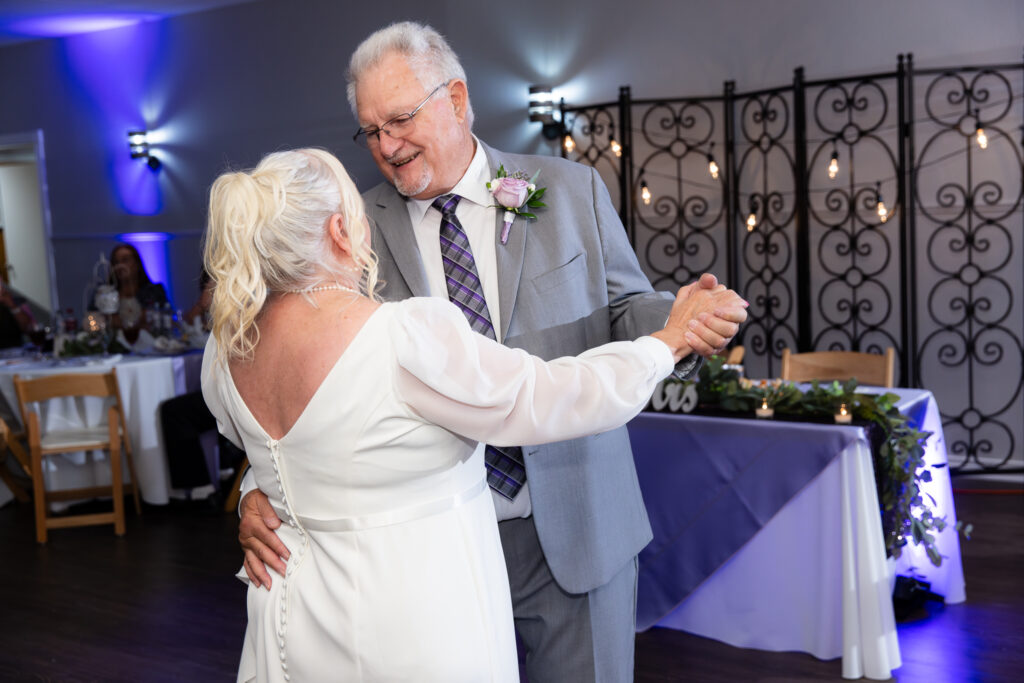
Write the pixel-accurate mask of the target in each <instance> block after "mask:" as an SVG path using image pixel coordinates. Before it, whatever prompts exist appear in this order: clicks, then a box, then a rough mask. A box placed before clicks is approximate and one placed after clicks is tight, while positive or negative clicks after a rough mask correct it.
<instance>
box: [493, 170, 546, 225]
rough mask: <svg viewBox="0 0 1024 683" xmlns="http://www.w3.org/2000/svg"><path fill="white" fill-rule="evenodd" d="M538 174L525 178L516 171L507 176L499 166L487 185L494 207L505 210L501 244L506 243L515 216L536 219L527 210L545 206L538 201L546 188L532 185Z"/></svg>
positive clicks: (524, 175)
mask: <svg viewBox="0 0 1024 683" xmlns="http://www.w3.org/2000/svg"><path fill="white" fill-rule="evenodd" d="M539 173H540V171H537V173H534V174H533V177H532V178H527V175H526V174H525V173H523V172H522V171H516V172H515V173H513V174H512V175H509V174H508V172H507V171H506V170H505V167H504V166H499V167H498V173H497V174H496V175H495V176H494V180H491V181H490V182H488V183H487V189H488V190H490V192H491V194H492V195H493V196H494V201H495V204H494V205H495V206H497V207H499V208H502V209H505V215H504V217H503V218H504V222H505V225H504V227H502V229H501V243H502V244H505V243H506V242H508V233H509V230H510V229H511V228H512V221H514V220H515V219H516V216H522V217H523V218H534V219H536V218H537V216H535V215H534V214H532V213H530V211H529V209H540V208H542V207H545V206H547V204H545V203H544V202H542V201H541V200H540V199H541V197H543V196H544V193H545V192H546V191H547V188H546V187H537V185H536V183H534V181H535V180H536V179H537V175H538V174H539Z"/></svg>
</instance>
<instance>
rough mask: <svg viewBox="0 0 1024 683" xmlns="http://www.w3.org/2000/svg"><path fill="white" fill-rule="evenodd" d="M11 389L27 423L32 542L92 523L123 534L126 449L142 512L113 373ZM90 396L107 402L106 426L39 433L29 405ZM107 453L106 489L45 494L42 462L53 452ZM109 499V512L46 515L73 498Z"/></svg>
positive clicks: (19, 383) (26, 382)
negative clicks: (50, 533)
mask: <svg viewBox="0 0 1024 683" xmlns="http://www.w3.org/2000/svg"><path fill="white" fill-rule="evenodd" d="M14 389H15V392H16V393H17V396H18V406H19V408H20V409H21V416H22V421H23V423H24V425H25V432H26V438H27V441H28V446H29V454H30V458H31V475H32V491H33V498H34V504H35V516H36V540H37V541H39V542H40V543H46V537H47V530H48V529H54V528H62V527H72V526H85V525H91V524H111V523H112V524H113V525H114V533H115V534H117V535H118V536H121V535H123V534H124V532H125V516H124V493H125V484H124V483H123V481H122V478H121V453H122V448H123V450H124V454H125V457H126V458H127V460H128V469H129V472H130V473H131V478H132V485H131V489H132V492H133V494H134V498H135V510H136V513H141V512H142V506H141V504H140V503H139V494H138V487H137V486H136V485H135V482H137V481H138V477H137V475H136V474H135V463H134V462H133V460H132V455H131V446H130V442H129V440H128V432H127V429H126V427H125V420H124V409H123V407H122V404H121V393H120V391H119V389H118V384H117V371H116V370H115V369H111V370H110V372H107V373H103V374H96V373H81V374H62V375H49V376H46V377H39V378H37V379H21V378H20V377H19V376H17V375H15V376H14ZM82 396H94V397H98V398H105V399H108V400H109V402H110V405H109V407H108V408H107V419H106V422H105V423H104V424H102V425H99V426H97V427H74V428H61V429H49V430H45V431H44V430H43V428H42V426H41V425H40V421H39V413H38V412H37V411H35V410H32V409H31V408H29V404H33V403H41V402H44V401H49V400H52V399H56V398H64V397H82ZM91 450H105V451H108V452H109V454H110V480H111V484H110V485H109V486H92V487H86V488H78V489H66V490H60V491H47V490H46V485H45V479H44V476H43V459H44V458H45V457H47V456H49V455H54V454H57V453H74V452H78V451H91ZM98 496H112V497H113V499H114V510H113V512H105V513H95V514H83V515H66V516H60V517H50V516H49V515H48V514H47V503H49V502H51V501H61V500H75V499H81V498H94V497H98Z"/></svg>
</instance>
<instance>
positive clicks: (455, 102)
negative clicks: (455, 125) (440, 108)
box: [448, 78, 469, 123]
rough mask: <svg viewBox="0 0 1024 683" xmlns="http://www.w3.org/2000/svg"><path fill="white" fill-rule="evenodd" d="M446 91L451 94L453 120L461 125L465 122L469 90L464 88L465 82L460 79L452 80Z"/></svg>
mask: <svg viewBox="0 0 1024 683" xmlns="http://www.w3.org/2000/svg"><path fill="white" fill-rule="evenodd" d="M448 91H449V93H451V98H452V108H453V109H454V110H455V119H456V120H457V121H458V122H459V123H462V122H463V121H465V120H466V108H467V104H468V103H469V89H468V88H467V87H466V81H464V80H462V79H461V78H455V79H452V82H451V84H450V85H449V86H448Z"/></svg>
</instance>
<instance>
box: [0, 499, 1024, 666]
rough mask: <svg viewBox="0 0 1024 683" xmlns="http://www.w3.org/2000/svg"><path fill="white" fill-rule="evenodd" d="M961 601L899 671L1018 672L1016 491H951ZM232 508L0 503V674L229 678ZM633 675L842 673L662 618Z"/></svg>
mask: <svg viewBox="0 0 1024 683" xmlns="http://www.w3.org/2000/svg"><path fill="white" fill-rule="evenodd" d="M956 505H957V514H958V516H959V517H960V518H961V519H965V520H968V521H970V522H972V523H973V524H974V526H975V532H974V535H973V538H972V539H971V540H970V541H966V542H964V543H963V544H962V549H963V556H964V571H965V573H966V577H967V596H968V599H967V602H965V603H963V604H960V605H948V606H941V605H939V604H937V603H929V605H928V606H927V608H926V609H923V610H920V611H919V612H918V613H917V614H915V615H913V617H912V618H910V619H908V620H906V621H904V622H902V623H901V624H900V626H899V632H900V634H899V638H900V649H901V654H902V657H903V666H902V667H901V668H900V669H898V670H897V671H896V676H895V680H898V681H901V682H906V683H910V682H917V681H927V682H928V683H941V682H944V681H949V682H957V683H959V682H961V681H986V682H988V681H1015V680H1019V678H1020V675H1021V674H1020V672H1021V671H1022V670H1024V590H1022V587H1021V586H1022V584H1021V580H1022V579H1021V577H1024V540H1022V539H1024V496H1022V495H1019V493H1018V494H1012V495H1000V494H991V493H961V494H958V495H957V496H956ZM235 534H236V520H235V517H234V516H233V515H223V514H208V513H204V512H203V511H201V510H193V509H185V508H183V507H181V506H169V507H165V508H147V509H146V510H145V511H144V513H143V516H142V517H135V516H134V515H133V514H131V513H129V523H128V533H127V535H126V536H124V537H123V538H117V537H115V536H114V534H113V529H112V527H109V526H105V527H86V528H79V529H57V530H53V531H52V532H51V534H50V542H49V543H48V544H47V545H45V546H39V545H37V544H36V543H35V537H34V531H33V521H32V509H31V507H30V506H29V505H24V504H17V503H11V504H9V505H7V506H6V507H4V508H2V509H0V548H2V549H3V551H2V556H0V557H2V559H0V586H3V592H2V594H0V681H72V682H73V681H133V682H134V681H154V682H159V681H190V682H192V683H199V682H204V681H231V680H234V675H235V666H236V663H237V658H238V653H239V651H240V647H241V639H242V633H243V631H244V629H245V604H244V586H243V585H242V584H241V583H240V582H238V581H237V580H236V579H235V578H233V574H234V573H235V571H237V569H238V566H239V561H240V555H239V551H238V549H237V543H236V540H235ZM636 661H637V666H636V680H637V683H655V682H664V681H700V682H705V681H706V682H709V683H714V682H719V681H764V682H773V681H840V680H842V678H841V668H840V663H839V660H832V661H820V660H817V659H815V658H814V657H811V656H810V655H806V654H799V653H772V652H760V651H755V650H744V649H738V648H733V647H730V646H728V645H723V644H721V643H718V642H716V641H712V640H708V639H705V638H700V637H697V636H692V635H689V634H686V633H682V632H678V631H671V630H666V629H652V630H651V631H648V632H647V633H643V634H640V635H639V636H638V637H637V656H636Z"/></svg>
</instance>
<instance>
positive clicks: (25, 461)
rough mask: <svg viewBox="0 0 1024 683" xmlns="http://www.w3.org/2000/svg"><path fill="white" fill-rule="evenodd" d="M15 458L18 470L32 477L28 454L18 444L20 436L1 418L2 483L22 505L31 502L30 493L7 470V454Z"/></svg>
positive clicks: (0, 457) (0, 478) (0, 479)
mask: <svg viewBox="0 0 1024 683" xmlns="http://www.w3.org/2000/svg"><path fill="white" fill-rule="evenodd" d="M8 453H10V454H12V455H13V456H14V461H15V462H16V463H17V464H18V468H19V469H21V471H22V472H24V473H25V476H26V477H31V476H32V467H31V464H30V462H29V457H28V454H27V453H25V449H23V448H22V447H21V444H19V443H18V435H17V434H15V433H14V432H12V431H11V428H10V427H9V426H8V424H7V421H6V420H4V419H3V418H2V417H0V481H3V483H4V484H6V485H7V488H9V489H10V490H11V493H12V494H14V497H15V499H17V500H18V501H20V502H22V503H27V502H28V501H29V495H28V491H27V490H26V489H25V487H24V486H22V482H20V481H18V479H17V478H16V477H15V475H14V473H12V472H11V470H9V469H8V468H7V454H8Z"/></svg>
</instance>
